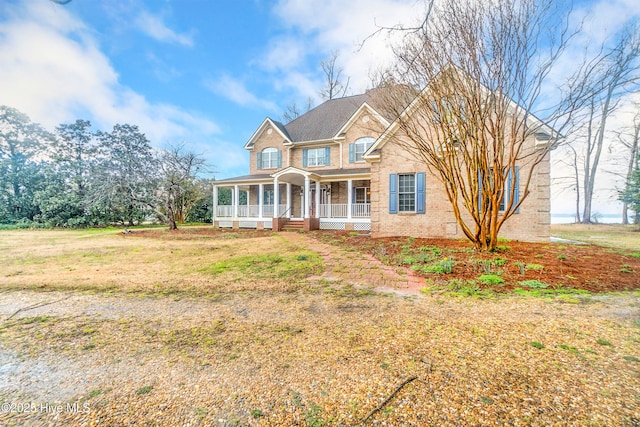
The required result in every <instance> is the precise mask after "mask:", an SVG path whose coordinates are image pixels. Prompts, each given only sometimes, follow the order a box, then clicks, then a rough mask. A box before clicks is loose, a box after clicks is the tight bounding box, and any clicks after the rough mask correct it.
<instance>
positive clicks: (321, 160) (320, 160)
mask: <svg viewBox="0 0 640 427" xmlns="http://www.w3.org/2000/svg"><path fill="white" fill-rule="evenodd" d="M330 153H331V150H330V148H329V147H322V148H305V149H304V150H302V167H307V166H329V165H330V164H331V158H330V156H331V154H330Z"/></svg>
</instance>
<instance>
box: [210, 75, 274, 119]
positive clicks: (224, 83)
mask: <svg viewBox="0 0 640 427" xmlns="http://www.w3.org/2000/svg"><path fill="white" fill-rule="evenodd" d="M204 85H205V86H206V87H207V88H208V89H209V90H210V91H211V92H213V93H215V94H217V95H220V96H223V97H225V98H227V99H229V100H231V101H233V102H234V103H236V104H238V105H242V106H244V107H259V108H265V109H267V110H272V111H275V110H277V109H278V107H277V105H276V104H275V103H273V102H271V101H266V100H262V99H260V98H258V97H257V96H256V95H254V94H253V93H251V92H249V90H248V89H247V88H246V86H245V85H244V83H242V82H241V81H240V80H238V79H235V78H233V77H231V76H228V75H223V76H220V77H219V78H218V79H216V80H207V81H205V82H204Z"/></svg>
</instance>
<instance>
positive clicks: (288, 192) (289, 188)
mask: <svg viewBox="0 0 640 427" xmlns="http://www.w3.org/2000/svg"><path fill="white" fill-rule="evenodd" d="M276 203H278V201H277V200H276ZM287 218H291V183H290V182H287Z"/></svg>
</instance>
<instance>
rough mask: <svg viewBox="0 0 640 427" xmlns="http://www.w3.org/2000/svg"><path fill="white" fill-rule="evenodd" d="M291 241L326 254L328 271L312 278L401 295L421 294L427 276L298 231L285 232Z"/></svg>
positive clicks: (322, 254) (326, 269) (323, 254)
mask: <svg viewBox="0 0 640 427" xmlns="http://www.w3.org/2000/svg"><path fill="white" fill-rule="evenodd" d="M282 235H283V236H284V237H285V238H286V239H287V240H289V241H291V242H294V243H296V244H299V245H301V246H303V247H306V248H310V249H313V250H314V251H315V252H317V253H319V254H320V255H321V256H322V257H323V258H324V263H325V271H324V273H322V274H321V275H319V276H313V277H310V278H309V279H310V280H314V279H315V280H321V279H322V280H328V281H342V282H344V283H348V284H351V285H354V286H357V287H363V288H369V289H373V290H375V291H379V292H391V293H396V294H400V295H420V288H421V287H424V286H425V282H424V278H422V277H418V276H416V275H414V274H413V272H412V271H411V270H410V269H408V268H406V267H402V266H389V265H384V264H383V263H382V262H380V261H379V260H377V259H376V258H374V257H373V256H372V255H369V254H363V253H360V252H355V251H347V250H344V249H341V248H340V247H338V246H334V245H329V244H326V243H322V242H320V241H318V240H316V239H314V238H313V237H311V236H309V235H307V234H304V233H298V232H283V233H282Z"/></svg>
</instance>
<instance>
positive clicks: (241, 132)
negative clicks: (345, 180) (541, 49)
mask: <svg viewBox="0 0 640 427" xmlns="http://www.w3.org/2000/svg"><path fill="white" fill-rule="evenodd" d="M638 3H640V2H638V1H637V0H608V1H605V0H591V1H581V2H578V3H577V4H578V9H579V10H578V12H579V14H578V15H580V14H582V13H584V11H586V10H587V9H589V10H591V11H592V12H593V15H592V16H597V19H592V20H588V21H587V22H586V28H587V30H588V32H589V34H590V36H591V37H592V39H591V40H592V41H593V40H596V41H597V40H599V39H601V38H602V37H604V34H606V33H607V31H609V30H610V29H611V28H618V27H619V26H620V25H621V23H622V22H623V21H624V20H625V19H628V18H629V17H630V16H634V15H635V16H638V15H640V5H638ZM583 9H584V11H582V10H583ZM423 10H424V3H423V1H421V0H350V1H344V0H322V1H320V0H273V1H266V0H237V1H209V0H175V1H171V0H118V1H106V0H105V1H99V0H72V1H71V2H70V3H68V4H67V5H64V6H61V5H57V4H54V3H52V2H50V1H48V0H4V1H3V2H2V3H0V104H5V105H10V106H12V107H16V108H18V109H19V110H21V111H23V112H25V113H27V114H28V115H29V116H30V117H31V119H32V120H33V121H36V122H40V123H42V124H43V125H44V126H45V127H47V128H48V129H53V128H54V127H55V126H56V125H58V124H60V123H66V122H72V121H74V120H75V119H78V118H82V119H87V120H90V121H91V122H92V123H93V124H94V127H95V128H96V129H101V130H110V129H111V128H112V126H113V125H114V124H116V123H130V124H135V125H138V126H139V127H140V129H141V130H142V131H143V132H145V134H146V135H147V136H148V137H149V139H150V140H151V142H152V145H154V146H156V147H162V146H164V145H166V144H175V143H180V142H184V143H186V145H187V147H189V148H190V149H192V150H193V151H195V152H197V153H202V154H203V155H204V156H205V157H206V158H207V159H208V161H209V163H210V164H211V165H212V169H213V170H214V171H215V176H216V177H217V178H226V177H231V176H234V175H242V174H245V173H247V171H248V164H247V162H248V155H247V153H246V152H245V150H243V148H242V147H243V145H244V143H245V142H246V141H247V139H248V138H249V137H250V136H251V134H252V133H253V132H254V130H255V129H256V128H257V126H259V124H260V123H261V122H262V120H263V119H264V118H265V117H266V116H270V117H272V118H274V119H281V117H282V114H283V112H284V111H285V110H286V108H287V106H288V105H290V104H291V103H292V102H294V101H295V102H296V103H297V104H298V105H304V104H305V103H306V100H307V99H308V98H311V99H313V101H314V102H315V103H316V104H317V103H319V102H320V101H321V100H320V97H319V95H318V92H319V90H320V89H321V88H322V83H323V74H322V71H321V67H320V62H321V61H322V60H323V59H327V58H329V57H330V56H331V55H332V53H334V52H336V53H337V54H338V66H339V67H340V68H342V69H343V73H344V75H345V76H346V75H348V76H349V77H350V93H359V92H361V91H363V90H365V89H366V88H367V87H368V86H369V81H370V79H369V75H370V72H371V71H374V70H375V69H376V68H377V67H379V66H381V65H384V64H385V63H386V61H389V60H390V58H391V54H390V50H389V48H388V45H389V43H390V40H389V39H388V38H386V37H384V36H380V37H376V38H374V39H371V40H369V41H367V43H366V44H365V45H364V47H363V48H361V49H359V48H358V47H359V45H360V43H361V42H362V41H363V40H364V39H365V38H366V37H367V36H368V35H370V34H372V33H373V32H374V31H375V30H376V29H377V28H378V26H380V25H382V26H393V25H395V24H398V23H403V24H410V23H413V22H414V21H415V20H416V19H419V17H420V16H421V14H422V11H423Z"/></svg>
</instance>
